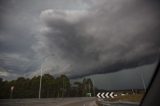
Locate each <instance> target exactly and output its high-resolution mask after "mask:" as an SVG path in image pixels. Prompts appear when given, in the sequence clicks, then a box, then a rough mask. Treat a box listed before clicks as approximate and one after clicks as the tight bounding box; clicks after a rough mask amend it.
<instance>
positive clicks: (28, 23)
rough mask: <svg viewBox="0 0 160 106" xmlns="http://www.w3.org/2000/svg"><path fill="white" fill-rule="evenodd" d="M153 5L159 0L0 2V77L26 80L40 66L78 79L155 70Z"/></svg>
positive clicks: (157, 41)
mask: <svg viewBox="0 0 160 106" xmlns="http://www.w3.org/2000/svg"><path fill="white" fill-rule="evenodd" d="M158 6H159V1H158V0H1V3H0V76H1V77H3V78H6V79H14V78H17V77H19V76H25V77H31V76H34V75H38V74H40V68H41V67H42V68H43V71H44V73H50V74H52V75H55V76H57V75H61V74H65V75H67V76H68V77H70V78H80V77H85V76H92V75H96V74H107V73H112V72H118V73H119V72H122V71H121V70H128V72H137V71H131V70H133V69H134V70H137V68H136V67H148V66H150V65H154V63H155V62H156V61H157V57H158V55H159V53H160V35H159V33H160V30H159V27H160V21H159V19H160V12H159V7H158ZM142 69H143V70H145V69H147V68H142ZM122 73H123V72H122ZM122 73H120V74H121V76H120V77H119V78H121V77H122V76H123V74H122ZM126 73H127V72H126ZM128 75H129V74H128ZM124 76H126V75H124ZM115 79H116V78H115ZM117 79H118V78H117Z"/></svg>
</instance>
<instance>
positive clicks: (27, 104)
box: [0, 97, 97, 106]
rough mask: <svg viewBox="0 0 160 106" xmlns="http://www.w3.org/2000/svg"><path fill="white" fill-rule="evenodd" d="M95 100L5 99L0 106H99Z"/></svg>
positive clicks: (88, 98)
mask: <svg viewBox="0 0 160 106" xmlns="http://www.w3.org/2000/svg"><path fill="white" fill-rule="evenodd" d="M95 100H96V99H95V98H92V97H85V98H48V99H3V100H0V106H97V105H96V103H95Z"/></svg>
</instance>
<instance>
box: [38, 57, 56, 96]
mask: <svg viewBox="0 0 160 106" xmlns="http://www.w3.org/2000/svg"><path fill="white" fill-rule="evenodd" d="M49 56H54V55H48V56H45V57H44V58H43V62H45V60H46V59H47V57H49ZM43 62H42V64H41V70H40V71H41V75H40V81H39V93H38V98H39V99H41V89H42V77H43V76H42V75H43V74H42V72H43Z"/></svg>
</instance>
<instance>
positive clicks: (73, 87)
mask: <svg viewBox="0 0 160 106" xmlns="http://www.w3.org/2000/svg"><path fill="white" fill-rule="evenodd" d="M39 84H40V76H34V77H33V78H31V79H30V78H24V77H19V78H17V79H16V80H12V81H7V80H5V81H4V80H3V79H2V78H0V99H7V98H38V93H39ZM41 88H42V89H41V97H42V98H59V97H84V96H88V94H91V95H90V96H94V95H95V88H94V86H93V83H92V80H91V79H90V78H88V79H85V78H84V79H83V81H82V82H74V83H73V84H71V82H70V79H69V78H68V77H67V76H65V75H61V76H59V77H56V78H55V77H54V76H52V75H50V74H44V75H43V76H42V87H41Z"/></svg>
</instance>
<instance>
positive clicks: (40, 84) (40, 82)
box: [38, 64, 43, 99]
mask: <svg viewBox="0 0 160 106" xmlns="http://www.w3.org/2000/svg"><path fill="white" fill-rule="evenodd" d="M42 66H43V64H42V65H41V75H40V81H39V95H38V98H39V99H40V98H41V88H42Z"/></svg>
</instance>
